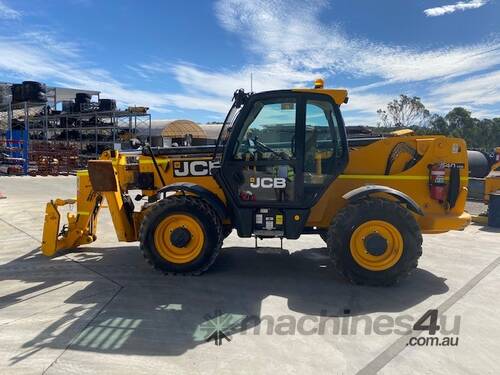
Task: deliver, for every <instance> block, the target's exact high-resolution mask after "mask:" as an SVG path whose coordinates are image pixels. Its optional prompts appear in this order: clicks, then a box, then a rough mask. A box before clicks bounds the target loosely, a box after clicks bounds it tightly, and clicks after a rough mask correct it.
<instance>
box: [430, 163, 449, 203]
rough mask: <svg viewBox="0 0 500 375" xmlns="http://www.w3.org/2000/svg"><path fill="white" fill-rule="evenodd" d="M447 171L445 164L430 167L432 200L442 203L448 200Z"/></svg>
mask: <svg viewBox="0 0 500 375" xmlns="http://www.w3.org/2000/svg"><path fill="white" fill-rule="evenodd" d="M445 175H446V169H445V167H444V164H433V165H431V166H430V176H429V186H430V190H431V198H432V199H435V200H437V201H440V202H444V200H445V199H446V181H445Z"/></svg>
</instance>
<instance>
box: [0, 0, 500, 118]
mask: <svg viewBox="0 0 500 375" xmlns="http://www.w3.org/2000/svg"><path fill="white" fill-rule="evenodd" d="M251 76H252V77H253V90H254V91H255V92H259V91H266V90H272V89H288V88H295V87H312V85H313V82H314V79H315V78H318V77H323V78H324V79H325V81H326V86H327V87H332V88H347V89H348V90H349V96H350V101H349V104H347V105H345V106H343V108H342V109H343V114H344V118H345V121H346V124H347V125H375V124H376V122H377V114H376V111H377V109H379V108H383V107H385V105H386V104H387V103H388V102H389V101H391V100H392V99H393V98H395V97H397V96H398V95H400V94H407V95H411V96H418V97H420V98H421V99H422V101H423V103H424V104H425V105H426V106H427V108H428V109H429V110H431V112H434V113H439V114H446V113H447V112H448V111H449V110H451V109H452V108H454V107H456V106H463V107H466V108H467V109H469V110H470V111H472V113H473V115H474V116H475V117H478V118H484V117H500V0H469V1H465V0H464V1H459V2H457V1H456V0H379V1H373V0H351V1H345V0H344V1H336V0H332V1H324V0H317V1H316V0H309V1H303V0H299V1H295V0H286V1H279V0H268V1H260V0H255V1H252V0H219V1H214V2H209V1H201V0H200V1H196V0H191V1H176V0H171V1H160V0H156V1H153V0H144V1H140V2H139V1H131V0H130V1H129V0H119V1H118V0H116V1H112V0H106V1H104V0H100V1H97V0H51V1H46V0H0V81H4V82H20V81H23V80H37V81H41V82H45V83H46V84H48V85H53V86H63V87H73V88H81V89H91V90H99V91H101V92H102V94H101V97H103V98H115V99H117V101H118V103H119V105H120V106H122V107H123V106H126V105H145V106H148V107H150V108H151V113H152V116H153V118H154V119H180V118H183V119H190V120H194V121H198V122H210V121H221V120H223V119H224V116H225V113H226V112H227V110H228V109H229V107H230V104H231V98H232V93H233V92H234V91H235V90H236V89H238V88H244V89H245V90H250V77H251Z"/></svg>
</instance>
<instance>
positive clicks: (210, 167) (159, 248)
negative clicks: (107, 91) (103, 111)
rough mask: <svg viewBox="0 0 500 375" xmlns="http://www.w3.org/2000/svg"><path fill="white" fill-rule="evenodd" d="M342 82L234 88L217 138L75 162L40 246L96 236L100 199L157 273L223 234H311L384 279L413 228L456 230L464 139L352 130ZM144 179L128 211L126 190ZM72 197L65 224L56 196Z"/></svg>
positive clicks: (341, 267) (408, 252)
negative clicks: (73, 192)
mask: <svg viewBox="0 0 500 375" xmlns="http://www.w3.org/2000/svg"><path fill="white" fill-rule="evenodd" d="M347 102H348V96H347V91H345V90H333V89H325V88H323V85H322V82H321V81H318V82H316V87H315V88H314V89H292V90H280V91H268V92H262V93H256V94H255V93H250V94H249V93H245V92H244V91H243V90H238V91H236V92H235V95H234V97H233V105H232V107H231V109H230V111H229V113H228V115H227V117H226V120H225V122H224V125H223V127H222V130H221V133H220V135H219V139H218V141H217V144H216V145H211V146H198V147H171V148H151V147H149V146H145V147H143V149H142V150H139V151H131V152H120V151H106V152H104V153H103V154H102V156H101V157H100V159H99V160H92V161H90V162H89V163H88V169H87V170H82V171H79V172H78V173H77V176H78V178H77V185H78V186H77V196H76V199H66V200H63V199H56V200H53V201H51V202H49V203H48V204H47V206H46V215H45V224H44V231H43V242H42V251H43V253H44V254H45V255H47V256H52V255H54V254H56V253H57V252H58V251H60V250H63V249H65V250H67V249H73V248H76V247H78V246H81V245H86V244H89V243H91V242H93V241H95V240H96V229H97V218H98V215H99V210H100V208H101V207H102V205H103V202H104V201H106V202H107V205H108V207H109V210H110V213H111V217H112V220H113V224H114V228H115V230H116V234H117V237H118V240H119V241H127V242H132V241H139V244H140V245H139V246H140V249H141V251H142V252H143V254H144V256H145V258H146V259H147V260H148V262H150V263H151V264H152V265H153V266H154V267H155V268H157V269H159V270H161V271H162V272H164V273H170V274H190V275H198V274H201V273H202V272H204V271H206V270H207V269H208V268H209V267H210V265H211V264H212V263H213V262H214V261H215V259H216V257H217V253H218V252H219V250H220V248H221V246H222V242H223V240H224V238H225V237H226V236H227V235H229V233H231V231H232V230H233V229H236V231H237V233H238V235H239V236H240V237H252V236H254V237H256V238H287V239H298V238H299V237H300V236H301V235H306V234H317V235H320V236H321V237H322V238H323V239H324V240H325V241H326V243H327V247H328V250H329V253H330V256H331V259H332V261H333V264H334V266H335V268H336V269H337V270H338V271H339V272H340V273H341V274H342V275H343V276H344V277H345V278H346V279H347V280H349V281H351V282H353V283H356V284H367V285H390V284H394V283H396V282H398V281H399V280H400V279H401V278H402V277H404V276H406V275H407V274H409V273H410V272H411V271H412V270H413V269H414V268H416V266H417V261H418V259H419V257H420V255H421V253H422V233H443V232H447V231H450V230H463V229H464V228H465V227H466V226H467V225H468V224H469V223H470V215H468V214H467V213H465V212H464V206H465V201H466V196H467V187H466V186H467V176H468V163H467V150H466V145H465V142H464V141H463V140H462V139H456V138H447V137H444V136H414V135H408V134H407V133H406V132H399V133H397V134H395V135H392V136H386V137H382V136H371V137H368V136H367V137H363V136H361V137H359V136H358V137H351V138H349V139H348V137H347V135H346V129H345V125H344V121H343V119H342V115H341V112H340V106H341V105H342V104H345V103H347ZM132 190H140V191H141V193H140V194H138V196H136V197H135V199H136V200H137V201H138V203H137V206H138V205H140V208H135V206H136V205H134V203H133V200H132V198H131V196H130V195H129V191H132ZM72 203H76V212H71V213H68V215H67V219H68V223H67V224H66V225H64V226H63V228H62V229H61V230H60V229H59V226H60V214H59V211H58V207H60V206H63V205H67V204H72Z"/></svg>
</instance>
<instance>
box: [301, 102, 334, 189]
mask: <svg viewBox="0 0 500 375" xmlns="http://www.w3.org/2000/svg"><path fill="white" fill-rule="evenodd" d="M332 130H333V131H332ZM342 152H343V150H342V145H341V141H340V135H339V128H338V123H337V119H336V117H335V111H334V108H333V105H332V103H330V102H326V101H316V100H308V101H307V106H306V140H305V159H304V184H306V185H308V184H309V185H322V184H323V183H324V182H325V180H327V179H328V178H329V176H330V175H332V174H333V172H334V170H335V161H336V159H337V158H339V157H340V156H342Z"/></svg>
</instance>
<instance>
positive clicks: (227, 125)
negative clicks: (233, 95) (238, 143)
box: [217, 105, 242, 149]
mask: <svg viewBox="0 0 500 375" xmlns="http://www.w3.org/2000/svg"><path fill="white" fill-rule="evenodd" d="M241 108H242V107H240V108H236V107H235V106H234V105H233V106H232V107H231V109H230V110H229V113H228V114H227V116H226V119H225V120H224V124H223V125H222V129H221V130H220V133H219V138H218V139H217V149H219V147H224V146H225V145H226V142H227V140H228V139H229V135H230V134H231V129H232V128H233V125H234V121H235V120H236V117H238V113H240V109H241Z"/></svg>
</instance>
